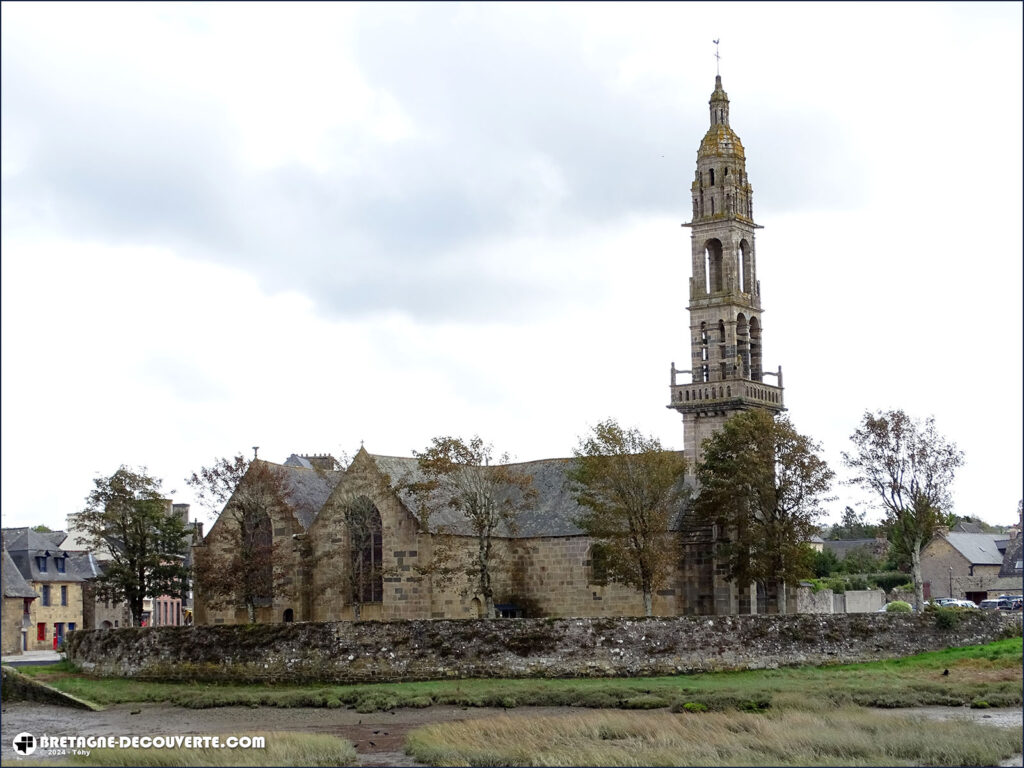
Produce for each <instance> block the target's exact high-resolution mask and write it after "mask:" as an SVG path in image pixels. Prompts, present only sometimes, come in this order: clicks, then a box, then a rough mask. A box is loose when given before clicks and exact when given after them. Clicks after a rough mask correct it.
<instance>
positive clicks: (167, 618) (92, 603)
mask: <svg viewBox="0 0 1024 768" xmlns="http://www.w3.org/2000/svg"><path fill="white" fill-rule="evenodd" d="M164 504H165V506H166V513H167V514H168V515H175V516H177V517H180V518H181V520H182V522H183V523H184V524H185V528H186V531H187V533H188V540H189V548H188V549H187V550H186V555H185V564H186V565H187V566H191V564H192V561H191V557H192V551H191V545H192V544H193V543H195V541H196V540H197V537H198V538H199V539H201V538H202V529H203V524H202V523H201V522H198V521H193V522H189V519H188V517H189V509H190V505H188V504H174V503H173V502H172V501H171V500H170V499H164ZM76 518H77V516H76V515H69V516H68V525H69V527H68V534H67V538H66V539H65V540H64V542H63V546H64V548H65V550H66V551H68V553H69V555H70V556H71V557H72V558H73V559H75V560H76V562H77V564H78V572H79V573H81V574H83V575H84V576H85V578H86V579H87V581H86V583H85V584H84V585H83V600H84V609H83V620H84V625H83V627H84V628H85V629H110V628H114V627H128V626H131V624H132V616H131V610H130V609H129V607H128V604H127V603H125V602H120V601H112V600H108V599H102V598H100V597H98V596H97V594H96V588H95V586H94V583H93V580H94V579H95V578H96V577H97V576H100V575H101V574H102V573H104V571H105V570H106V568H107V567H108V564H109V563H110V561H111V559H112V557H113V556H112V554H111V552H110V548H109V547H110V544H109V542H108V543H103V544H101V545H100V546H99V547H96V548H93V542H92V539H91V538H90V537H89V535H88V533H86V531H85V530H84V529H83V528H81V526H80V525H79V523H78V520H77V519H76ZM191 609H192V598H191V592H190V591H188V592H187V593H186V594H185V595H158V596H157V597H147V598H145V599H144V600H143V607H142V623H143V625H144V626H145V625H164V624H169V625H181V624H184V623H185V617H186V616H187V614H188V612H190V611H191Z"/></svg>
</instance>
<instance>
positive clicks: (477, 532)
mask: <svg viewBox="0 0 1024 768" xmlns="http://www.w3.org/2000/svg"><path fill="white" fill-rule="evenodd" d="M413 455H414V456H415V457H416V459H417V460H418V462H419V470H420V472H421V473H422V475H423V480H421V481H418V482H416V483H412V484H411V485H410V486H408V489H409V491H410V492H411V493H413V494H415V495H416V496H417V497H418V498H419V499H420V505H421V507H420V508H421V510H422V513H423V515H424V516H425V518H426V519H429V516H430V515H431V514H432V513H435V512H437V511H438V510H439V509H440V508H442V507H447V508H451V509H453V510H456V511H458V512H460V513H461V514H462V516H463V517H464V518H465V520H466V523H467V524H468V527H469V529H470V532H471V533H472V535H473V537H474V539H475V540H476V549H475V552H474V554H473V556H472V557H471V558H470V561H469V562H467V563H464V564H463V565H464V568H463V572H464V573H465V575H466V577H467V579H468V581H469V590H470V591H472V592H474V593H475V594H478V595H480V596H481V597H482V598H483V603H484V616H485V617H486V618H493V617H494V616H495V609H494V587H493V574H494V571H495V568H496V567H497V566H498V564H499V560H500V558H499V557H498V554H497V552H496V551H495V547H494V539H495V537H497V536H509V535H513V534H514V533H515V531H516V519H517V517H518V516H519V514H520V513H521V512H524V511H526V510H527V509H530V508H532V507H533V505H534V503H535V500H536V497H537V492H536V490H535V489H534V488H533V482H532V480H531V478H530V476H529V475H526V474H523V473H522V472H518V471H516V469H515V467H513V466H509V465H508V462H509V455H508V454H507V453H505V454H500V455H498V454H496V453H495V451H494V446H492V445H491V444H490V443H485V442H484V441H483V439H482V438H480V437H479V436H474V437H472V438H471V439H470V440H468V441H467V440H464V439H462V438H460V437H449V436H445V437H435V438H433V439H432V440H431V443H430V445H429V446H427V448H426V449H425V450H424V451H422V452H417V451H413ZM492 462H493V463H492ZM446 567H447V566H446ZM448 570H449V571H450V570H451V569H450V567H448Z"/></svg>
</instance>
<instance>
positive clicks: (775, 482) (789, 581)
mask: <svg viewBox="0 0 1024 768" xmlns="http://www.w3.org/2000/svg"><path fill="white" fill-rule="evenodd" d="M820 451H821V447H820V446H819V445H818V444H817V443H815V442H814V441H813V440H811V439H810V438H809V437H806V436H805V435H801V434H800V433H799V432H797V431H796V429H794V428H793V425H792V424H791V423H790V421H789V419H788V418H787V417H785V416H773V415H772V414H771V413H768V412H767V411H761V410H752V411H744V412H742V413H739V414H737V415H735V416H733V417H732V418H730V419H729V420H728V421H726V422H725V424H724V426H723V427H722V429H721V430H719V431H718V432H715V433H714V434H713V435H712V436H711V437H709V438H708V439H707V440H706V441H705V442H704V446H703V460H702V461H701V463H700V464H699V465H698V467H697V479H698V481H699V483H700V492H699V493H698V495H697V498H696V500H695V501H694V505H693V510H694V513H695V515H696V517H697V519H698V520H700V521H701V522H703V523H705V524H714V525H715V526H717V528H718V530H719V531H720V536H719V538H718V540H717V542H716V547H717V554H718V556H719V558H721V560H722V562H723V563H724V564H725V565H726V568H727V570H728V574H729V578H730V579H731V580H732V581H734V582H736V583H738V584H751V583H755V582H758V583H762V584H766V585H767V584H775V585H776V587H777V593H778V597H779V604H778V611H779V613H785V612H786V600H785V592H786V590H785V587H786V585H795V584H797V583H799V580H800V579H802V578H804V577H806V576H809V575H810V568H809V564H810V560H809V551H808V546H807V544H808V542H809V541H810V538H811V536H813V535H814V534H815V533H816V531H817V526H816V521H817V519H818V517H819V516H820V515H821V514H822V508H821V505H822V503H823V502H825V501H826V500H828V499H827V496H826V495H827V493H828V491H829V488H830V487H831V483H832V479H833V477H834V476H835V473H834V472H833V471H832V470H831V469H829V467H828V464H826V463H825V460H824V459H822V458H821V457H820V455H819V453H820Z"/></svg>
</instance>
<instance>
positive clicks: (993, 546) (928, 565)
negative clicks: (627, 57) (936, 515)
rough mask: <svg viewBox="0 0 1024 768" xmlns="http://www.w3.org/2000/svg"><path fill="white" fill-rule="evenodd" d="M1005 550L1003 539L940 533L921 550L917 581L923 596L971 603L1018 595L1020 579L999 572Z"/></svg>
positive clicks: (1007, 543) (1005, 572)
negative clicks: (965, 600) (921, 583)
mask: <svg viewBox="0 0 1024 768" xmlns="http://www.w3.org/2000/svg"><path fill="white" fill-rule="evenodd" d="M1008 549H1009V542H1008V541H1007V540H1006V539H1003V538H1002V537H996V536H993V535H992V534H988V533H960V532H953V531H948V532H947V531H941V532H940V533H939V534H938V535H936V536H935V537H934V538H932V540H931V541H929V542H928V543H927V544H926V545H925V546H924V548H923V549H922V550H921V578H922V580H923V581H924V582H925V584H926V589H927V594H928V595H929V596H930V597H955V598H961V599H967V600H972V601H974V602H975V603H980V602H981V601H982V600H986V599H988V598H989V597H995V596H997V595H1001V594H1008V595H1019V594H1021V591H1022V588H1021V578H1020V576H1019V575H1018V576H1014V575H1012V573H1010V572H1009V571H1004V568H1003V563H1004V560H1005V559H1006V552H1007V550H1008ZM1018 551H1019V547H1018Z"/></svg>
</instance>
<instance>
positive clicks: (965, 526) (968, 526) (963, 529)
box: [951, 520, 983, 533]
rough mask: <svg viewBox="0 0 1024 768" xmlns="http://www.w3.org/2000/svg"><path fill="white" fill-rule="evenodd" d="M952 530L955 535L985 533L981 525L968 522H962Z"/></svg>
mask: <svg viewBox="0 0 1024 768" xmlns="http://www.w3.org/2000/svg"><path fill="white" fill-rule="evenodd" d="M951 530H952V532H953V533H983V531H982V530H981V526H980V525H978V524H977V523H972V522H969V521H967V520H961V521H960V522H959V523H957V524H956V525H954V526H953V528H952V529H951Z"/></svg>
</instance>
